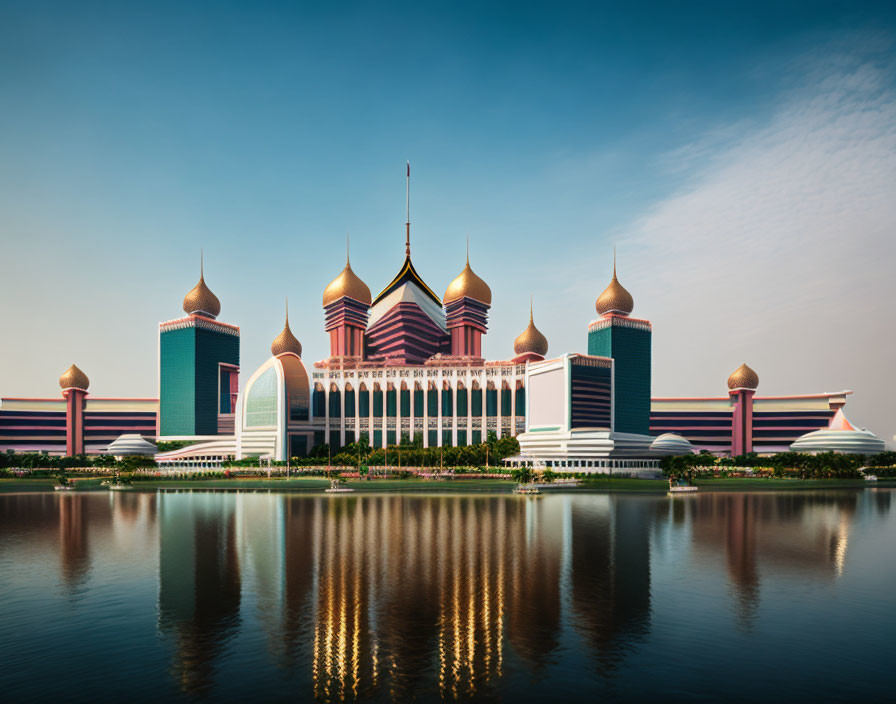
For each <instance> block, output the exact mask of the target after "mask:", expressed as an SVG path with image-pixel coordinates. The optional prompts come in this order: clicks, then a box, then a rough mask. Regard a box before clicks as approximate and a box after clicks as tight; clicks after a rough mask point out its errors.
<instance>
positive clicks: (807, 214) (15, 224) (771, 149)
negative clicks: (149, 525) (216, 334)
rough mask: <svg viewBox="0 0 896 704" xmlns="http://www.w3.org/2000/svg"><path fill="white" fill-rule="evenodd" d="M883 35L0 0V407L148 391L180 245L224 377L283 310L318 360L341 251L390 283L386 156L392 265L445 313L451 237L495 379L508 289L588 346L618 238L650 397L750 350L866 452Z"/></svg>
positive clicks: (887, 290)
mask: <svg viewBox="0 0 896 704" xmlns="http://www.w3.org/2000/svg"><path fill="white" fill-rule="evenodd" d="M894 30H896V12H894V10H893V8H892V4H889V5H888V4H886V3H880V4H862V3H855V2H852V3H805V2H802V3H756V2H753V3H748V4H741V5H736V4H728V3H726V4H724V6H720V4H718V3H695V4H688V5H681V4H677V3H676V4H671V3H627V4H624V5H623V4H613V5H608V6H603V7H602V6H598V5H594V6H592V5H588V4H585V3H581V4H579V3H576V4H568V5H560V4H557V3H507V4H498V3H492V4H486V3H458V2H453V3H406V4H394V3H382V2H380V3H360V4H352V5H350V6H346V7H339V8H338V9H335V8H334V6H333V4H331V3H314V4H303V3H273V2H270V3H264V2H254V3H223V2H216V3H205V4H203V3H192V4H187V3H162V2H155V3H77V4H75V3H42V2H29V3H4V2H0V95H2V105H3V108H2V110H0V237H2V243H3V251H4V255H5V256H4V259H5V262H6V266H4V267H3V272H4V273H3V278H4V282H3V288H4V297H3V303H2V306H0V324H2V325H3V329H4V331H6V333H7V336H8V338H7V339H9V340H12V341H13V344H7V345H4V346H3V351H2V352H0V355H2V356H0V361H2V366H0V394H2V395H44V394H47V395H55V394H56V393H57V389H56V386H55V379H56V377H57V376H58V374H59V373H61V371H62V370H63V369H65V368H66V367H67V366H68V365H69V364H70V363H72V362H76V363H77V364H78V365H79V366H81V367H82V368H83V369H84V370H85V371H86V372H87V373H88V375H89V376H90V377H91V391H92V392H94V393H96V394H98V395H154V394H155V384H156V335H157V328H156V323H157V322H158V321H160V320H166V319H171V318H174V317H177V316H178V315H179V313H180V304H181V299H182V297H183V295H184V293H186V291H187V290H189V288H191V287H192V286H193V284H194V283H195V279H196V275H197V269H198V259H199V250H200V248H204V250H205V253H206V273H207V281H208V283H209V285H210V286H211V288H212V289H213V290H214V291H215V292H216V294H217V295H218V296H219V298H220V299H221V302H222V315H221V318H222V319H223V320H225V321H229V322H233V323H236V324H239V325H240V326H241V328H242V334H243V348H242V350H243V351H242V355H243V369H244V371H245V372H246V373H250V372H251V370H252V369H254V368H255V367H256V366H257V365H258V364H260V363H261V362H262V361H263V360H264V358H265V357H266V355H267V349H268V345H269V343H270V340H271V339H272V338H273V337H274V336H275V335H276V334H277V332H278V331H279V329H280V327H281V326H282V309H283V299H284V297H285V296H289V298H290V301H291V305H290V311H291V320H292V323H293V330H294V331H295V333H296V335H297V336H298V337H299V339H300V340H301V341H302V343H303V345H304V348H305V359H306V361H308V362H310V361H313V360H316V359H320V358H321V357H323V356H325V355H326V354H327V339H326V336H325V334H324V332H323V315H322V311H321V308H320V297H321V293H322V290H323V288H324V286H326V284H327V283H328V282H329V281H330V279H331V278H333V277H334V276H335V275H336V274H337V273H338V272H339V270H340V268H341V265H342V261H343V257H344V238H345V233H346V231H350V232H351V239H352V261H353V264H354V268H355V270H356V272H357V273H358V274H359V275H360V276H361V277H362V278H363V279H364V280H365V281H366V282H367V283H368V285H369V286H370V288H371V289H372V290H374V293H376V291H378V290H379V289H380V288H381V287H382V286H384V285H385V284H386V283H387V282H388V281H389V279H390V278H391V276H392V275H393V274H394V272H395V271H396V270H397V269H398V267H399V266H400V264H401V259H402V254H403V222H404V207H405V203H404V185H405V184H404V162H405V160H408V159H409V160H410V161H411V163H412V184H411V211H412V212H411V219H412V223H413V224H412V240H413V251H414V260H415V264H416V265H417V268H418V270H419V271H420V272H421V274H422V275H423V276H424V278H426V279H427V281H428V282H429V284H430V285H431V287H432V288H433V289H434V290H436V291H438V292H441V291H443V290H444V288H445V287H446V286H447V284H448V283H449V281H450V280H451V278H452V277H453V276H454V275H455V274H456V273H457V272H458V271H459V270H460V268H461V267H462V265H463V256H464V242H465V237H466V234H467V233H468V232H469V234H470V238H471V262H472V265H473V267H474V269H475V270H476V271H477V273H479V274H480V275H481V276H482V277H483V278H485V279H486V281H488V282H489V284H490V285H491V287H492V290H493V294H494V305H493V309H492V314H491V328H490V333H489V335H488V337H487V339H486V352H487V354H488V356H489V357H491V358H506V357H507V356H509V355H510V353H511V348H512V342H513V338H514V337H515V336H516V335H517V334H518V333H519V332H520V331H521V330H522V329H523V327H524V326H525V323H526V314H527V307H528V300H529V296H530V294H531V295H534V297H535V316H536V322H537V323H538V325H539V327H540V328H541V329H542V330H543V332H545V334H546V335H547V336H548V339H549V341H550V344H551V352H552V353H560V352H564V351H581V350H583V349H584V348H585V328H586V326H587V323H588V322H589V321H590V320H591V319H592V318H593V317H594V308H593V302H594V299H595V298H596V296H597V295H598V294H599V293H600V291H601V290H602V289H603V288H604V286H605V285H606V283H607V279H608V276H609V271H610V267H611V258H612V246H613V243H614V242H615V243H618V247H619V263H620V277H621V279H622V281H623V283H624V284H625V285H626V286H627V287H628V288H629V289H630V290H631V291H632V293H633V295H634V297H635V304H636V309H635V315H638V316H643V317H647V318H649V319H651V320H652V321H653V322H654V326H655V348H654V356H655V364H654V390H655V392H656V393H657V394H661V395H673V394H689V393H692V394H708V393H721V392H723V390H724V381H725V378H726V376H727V374H728V373H729V372H730V371H731V370H733V369H734V368H735V367H736V366H738V365H739V364H740V363H741V362H742V361H747V362H748V363H750V364H751V366H753V367H754V368H756V369H757V371H758V372H759V374H760V377H761V380H762V381H761V385H760V392H761V393H767V394H783V393H803V392H812V391H820V390H838V389H842V388H852V389H855V390H856V396H855V397H854V399H853V400H852V401H851V402H850V405H849V406H848V407H847V409H848V410H849V409H854V410H853V412H852V413H851V416H852V417H853V420H854V421H855V422H857V423H859V424H861V425H868V426H869V427H872V428H873V429H874V430H876V431H877V432H879V433H880V434H882V435H884V436H885V437H887V438H888V439H889V438H890V437H891V436H892V435H893V433H894V432H896V410H894V409H893V408H892V406H893V404H892V403H891V402H890V398H889V393H888V392H887V390H886V389H884V388H882V386H881V381H880V380H881V379H882V378H883V375H884V374H886V372H887V371H888V369H889V362H888V357H889V352H887V351H886V350H888V349H892V345H893V343H894V342H896V339H894V335H893V333H892V332H891V331H890V330H889V329H890V328H892V314H891V313H889V306H890V305H891V303H890V301H892V300H893V296H894V294H896V288H894V285H893V284H892V283H890V281H889V278H890V277H889V272H890V270H891V269H892V263H893V261H894V259H893V256H894V254H896V252H894V249H893V245H892V239H893V237H892V234H893V227H894V226H896V214H894V212H893V206H891V205H890V203H892V202H896V198H894V196H896V193H894V190H896V186H894V184H896V138H894V134H893V129H894V124H896V120H894V118H896V98H894V80H893V78H894V75H896V74H894V67H896V64H894ZM858 296H861V303H860V304H856V302H855V298H856V297H858ZM888 315H889V318H888V317H887V316H888ZM887 320H888V321H890V322H888V323H884V322H882V321H887ZM858 341H861V344H859V343H858Z"/></svg>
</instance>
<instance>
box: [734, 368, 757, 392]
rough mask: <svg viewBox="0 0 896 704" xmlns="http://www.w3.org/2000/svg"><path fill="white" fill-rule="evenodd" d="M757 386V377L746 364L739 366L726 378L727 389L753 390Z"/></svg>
mask: <svg viewBox="0 0 896 704" xmlns="http://www.w3.org/2000/svg"><path fill="white" fill-rule="evenodd" d="M758 386H759V375H758V374H757V373H756V372H754V371H753V370H752V369H750V368H749V367H748V366H747V365H746V364H741V365H740V366H739V367H738V368H737V369H735V370H734V372H733V373H732V374H731V376H729V377H728V388H729V389H732V390H733V389H755V388H756V387H758Z"/></svg>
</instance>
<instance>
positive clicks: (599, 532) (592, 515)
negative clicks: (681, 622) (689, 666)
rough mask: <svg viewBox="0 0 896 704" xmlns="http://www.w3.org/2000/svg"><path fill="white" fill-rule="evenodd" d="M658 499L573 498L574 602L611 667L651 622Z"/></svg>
mask: <svg viewBox="0 0 896 704" xmlns="http://www.w3.org/2000/svg"><path fill="white" fill-rule="evenodd" d="M598 502H600V504H599V503H598ZM656 505H657V500H656V499H652V498H642V497H625V498H624V499H622V500H618V499H617V497H613V496H604V497H588V498H587V499H581V498H578V497H577V498H575V499H573V500H572V514H571V523H572V530H571V533H572V534H571V545H572V554H571V566H572V605H573V610H574V611H575V614H576V616H577V618H578V623H579V629H580V630H581V631H582V632H583V633H584V635H585V636H586V638H587V641H588V643H589V645H590V646H591V647H592V649H593V654H594V656H595V657H596V659H597V661H598V663H599V667H601V668H608V667H612V666H613V665H614V664H615V663H616V662H617V661H618V660H619V659H620V658H621V656H622V655H623V654H624V648H625V647H626V646H628V645H630V644H631V643H632V642H633V641H636V640H638V639H640V638H643V637H645V636H646V635H647V632H648V629H649V627H650V531H651V524H652V518H653V515H654V513H655V511H656Z"/></svg>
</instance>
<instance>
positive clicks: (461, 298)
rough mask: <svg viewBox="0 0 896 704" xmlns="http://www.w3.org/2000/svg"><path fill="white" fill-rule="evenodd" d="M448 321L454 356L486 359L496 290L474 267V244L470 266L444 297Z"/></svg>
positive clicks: (457, 278) (468, 248) (458, 277)
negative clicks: (484, 345)
mask: <svg viewBox="0 0 896 704" xmlns="http://www.w3.org/2000/svg"><path fill="white" fill-rule="evenodd" d="M442 305H443V306H444V307H445V322H446V325H447V328H448V334H449V335H451V352H450V354H451V355H452V356H454V357H474V358H480V359H481V358H482V336H483V335H485V333H486V332H487V331H488V310H489V308H491V305H492V291H491V289H490V288H489V287H488V284H486V283H485V281H483V280H482V279H480V278H479V277H478V276H477V275H476V274H475V273H474V272H473V270H472V269H471V268H470V245H469V243H467V263H466V266H464V269H463V271H461V272H460V274H458V276H457V277H456V278H455V279H454V281H452V282H451V283H450V284H449V285H448V288H447V290H446V291H445V295H444V296H443V298H442Z"/></svg>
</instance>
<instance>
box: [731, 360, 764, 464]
mask: <svg viewBox="0 0 896 704" xmlns="http://www.w3.org/2000/svg"><path fill="white" fill-rule="evenodd" d="M758 386H759V375H758V374H757V373H756V372H754V371H753V370H752V369H750V367H748V366H747V365H746V364H741V365H740V366H739V367H738V368H737V369H735V370H734V372H733V373H732V374H731V376H729V377H728V395H729V396H730V397H731V403H732V406H733V413H732V419H731V454H732V456H734V455H745V454H747V453H748V452H752V451H753V396H754V395H755V393H756V388H757V387H758Z"/></svg>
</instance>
